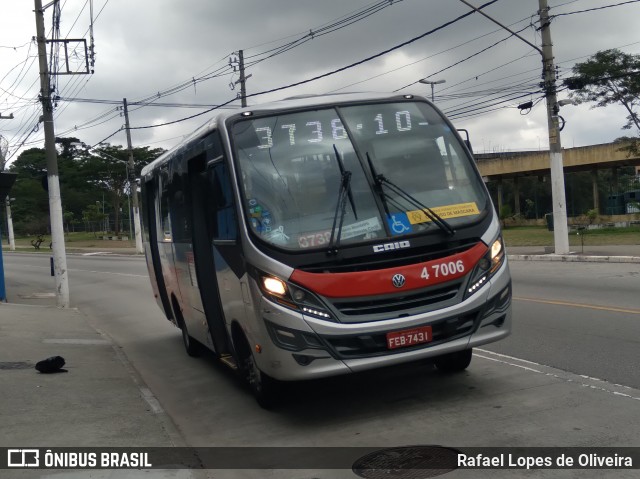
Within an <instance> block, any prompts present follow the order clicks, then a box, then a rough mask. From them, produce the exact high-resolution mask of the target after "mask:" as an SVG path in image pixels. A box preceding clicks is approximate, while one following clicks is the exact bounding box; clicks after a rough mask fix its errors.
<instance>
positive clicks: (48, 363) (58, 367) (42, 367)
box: [36, 356, 67, 374]
mask: <svg viewBox="0 0 640 479" xmlns="http://www.w3.org/2000/svg"><path fill="white" fill-rule="evenodd" d="M62 366H64V358H63V357H62V356H51V357H50V358H47V359H43V360H42V361H38V362H37V363H36V369H37V370H38V371H40V372H41V373H45V374H47V373H66V372H67V370H66V369H62Z"/></svg>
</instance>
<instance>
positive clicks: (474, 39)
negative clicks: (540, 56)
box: [328, 17, 530, 93]
mask: <svg viewBox="0 0 640 479" xmlns="http://www.w3.org/2000/svg"><path fill="white" fill-rule="evenodd" d="M529 18H530V17H525V18H523V19H522V20H518V21H517V22H514V23H512V24H511V25H509V26H513V25H517V24H518V23H521V22H523V21H524V20H527V19H529ZM501 31H502V29H497V30H493V31H491V32H489V33H485V34H484V35H480V36H478V37H475V38H472V39H471V40H467V41H466V42H463V43H460V44H458V45H456V46H454V47H451V48H447V49H445V50H441V51H439V52H438V53H434V54H433V55H429V56H426V57H423V58H421V59H419V60H416V61H413V62H410V63H406V64H404V65H402V66H400V67H397V68H393V69H391V70H387V71H386V72H383V73H379V74H377V75H373V76H371V77H369V78H365V79H364V80H360V81H357V82H353V83H349V84H348V85H345V86H342V87H340V88H336V89H334V90H330V91H329V92H328V93H333V92H336V91H340V90H344V89H345V88H349V87H351V86H354V85H358V84H360V83H365V82H367V81H369V80H373V79H375V78H379V77H381V76H384V75H388V74H389V73H393V72H397V71H399V70H402V69H403V68H407V67H409V66H412V65H415V64H416V63H420V62H423V61H425V60H428V59H430V58H434V57H436V56H438V55H442V54H443V53H447V52H450V51H452V50H455V49H456V48H460V47H462V46H464V45H468V44H469V43H472V42H475V41H477V40H480V39H481V38H484V37H487V36H489V35H493V34H494V33H497V32H501Z"/></svg>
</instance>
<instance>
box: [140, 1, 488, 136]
mask: <svg viewBox="0 0 640 479" xmlns="http://www.w3.org/2000/svg"><path fill="white" fill-rule="evenodd" d="M496 2H498V0H491V1H489V2H487V3H485V4H483V5H481V6H480V7H478V9H483V8H485V7H487V6H489V5H492V4H494V3H496ZM474 13H475V12H474V11H470V12H467V13H464V14H462V15H460V16H458V17H456V18H454V19H453V20H450V21H448V22H445V23H443V24H442V25H440V26H438V27H436V28H433V29H431V30H429V31H428V32H425V33H423V34H421V35H418V36H417V37H414V38H412V39H410V40H407V41H405V42H403V43H400V44H398V45H396V46H394V47H391V48H388V49H386V50H384V51H382V52H379V53H376V54H375V55H371V56H369V57H366V58H364V59H362V60H360V61H357V62H354V63H351V64H349V65H346V66H344V67H341V68H337V69H335V70H332V71H330V72H326V73H323V74H320V75H316V76H314V77H312V78H307V79H306V80H301V81H298V82H295V83H290V84H289V85H284V86H280V87H276V88H272V89H269V90H264V91H261V92H257V93H251V94H249V95H247V96H246V97H247V98H251V97H256V96H260V95H266V94H268V93H274V92H277V91H282V90H287V89H289V88H293V87H296V86H300V85H304V84H306V83H311V82H313V81H316V80H320V79H321V78H326V77H328V76H331V75H335V74H337V73H341V72H343V71H345V70H349V69H351V68H354V67H356V66H359V65H362V64H363V63H366V62H368V61H371V60H374V59H375V58H379V57H381V56H383V55H386V54H387V53H390V52H392V51H394V50H397V49H399V48H402V47H404V46H407V45H409V44H411V43H414V42H416V41H418V40H420V39H422V38H424V37H427V36H429V35H432V34H433V33H436V32H438V31H440V30H442V29H444V28H446V27H448V26H451V25H453V24H454V23H456V22H458V21H460V20H462V19H464V18H466V17H468V16H470V15H473V14H474ZM235 100H236V98H234V99H233V100H229V101H227V102H225V103H222V104H220V105H218V106H216V107H215V108H211V109H210V110H207V111H204V112H201V113H198V114H196V115H191V116H188V117H185V118H181V119H178V120H174V121H170V122H166V123H161V124H158V125H147V126H141V127H140V126H139V127H135V128H134V127H132V128H131V129H132V130H139V129H145V128H156V127H159V126H166V125H172V124H175V123H179V122H182V121H186V120H190V119H192V118H195V117H198V116H201V115H204V114H206V113H209V112H210V111H212V110H215V109H216V108H219V107H222V106H226V105H228V104H230V103H232V102H233V101H235Z"/></svg>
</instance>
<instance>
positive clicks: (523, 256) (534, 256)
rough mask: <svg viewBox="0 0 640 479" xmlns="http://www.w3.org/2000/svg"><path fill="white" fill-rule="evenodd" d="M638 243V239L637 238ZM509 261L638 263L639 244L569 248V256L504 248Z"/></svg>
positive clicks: (539, 248) (529, 248) (546, 249)
mask: <svg viewBox="0 0 640 479" xmlns="http://www.w3.org/2000/svg"><path fill="white" fill-rule="evenodd" d="M638 242H639V243H640V238H638ZM506 249H507V256H508V258H509V260H510V261H566V262H568V261H572V262H573V261H580V262H596V263H600V262H601V263H640V244H636V245H600V246H587V245H585V247H584V253H583V252H582V248H581V247H580V246H575V247H572V248H571V252H570V254H567V255H556V254H553V253H552V250H553V247H550V246H509V245H507V246H506Z"/></svg>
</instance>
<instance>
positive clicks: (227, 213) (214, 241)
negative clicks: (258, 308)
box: [205, 159, 246, 326]
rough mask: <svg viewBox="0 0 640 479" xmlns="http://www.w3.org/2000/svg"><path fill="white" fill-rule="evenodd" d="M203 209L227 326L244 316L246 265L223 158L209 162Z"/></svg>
mask: <svg viewBox="0 0 640 479" xmlns="http://www.w3.org/2000/svg"><path fill="white" fill-rule="evenodd" d="M205 175H206V184H207V189H206V209H207V228H208V232H209V234H208V237H209V248H210V250H211V252H212V257H213V263H214V266H215V271H216V279H217V284H218V291H219V295H220V304H221V308H222V313H223V318H224V322H225V323H226V325H227V326H228V325H230V324H231V322H232V321H233V320H234V319H237V320H240V319H241V318H242V317H243V316H244V314H245V310H244V301H243V296H242V286H241V279H242V277H243V276H244V274H245V272H246V270H245V264H244V259H243V256H242V247H241V245H240V242H239V241H238V227H237V220H236V210H235V202H234V197H233V188H232V186H231V185H232V184H231V180H230V178H229V174H228V168H227V166H226V164H225V163H224V162H223V161H222V159H220V160H217V161H214V162H210V163H209V164H208V165H207V170H206V173H205Z"/></svg>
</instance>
